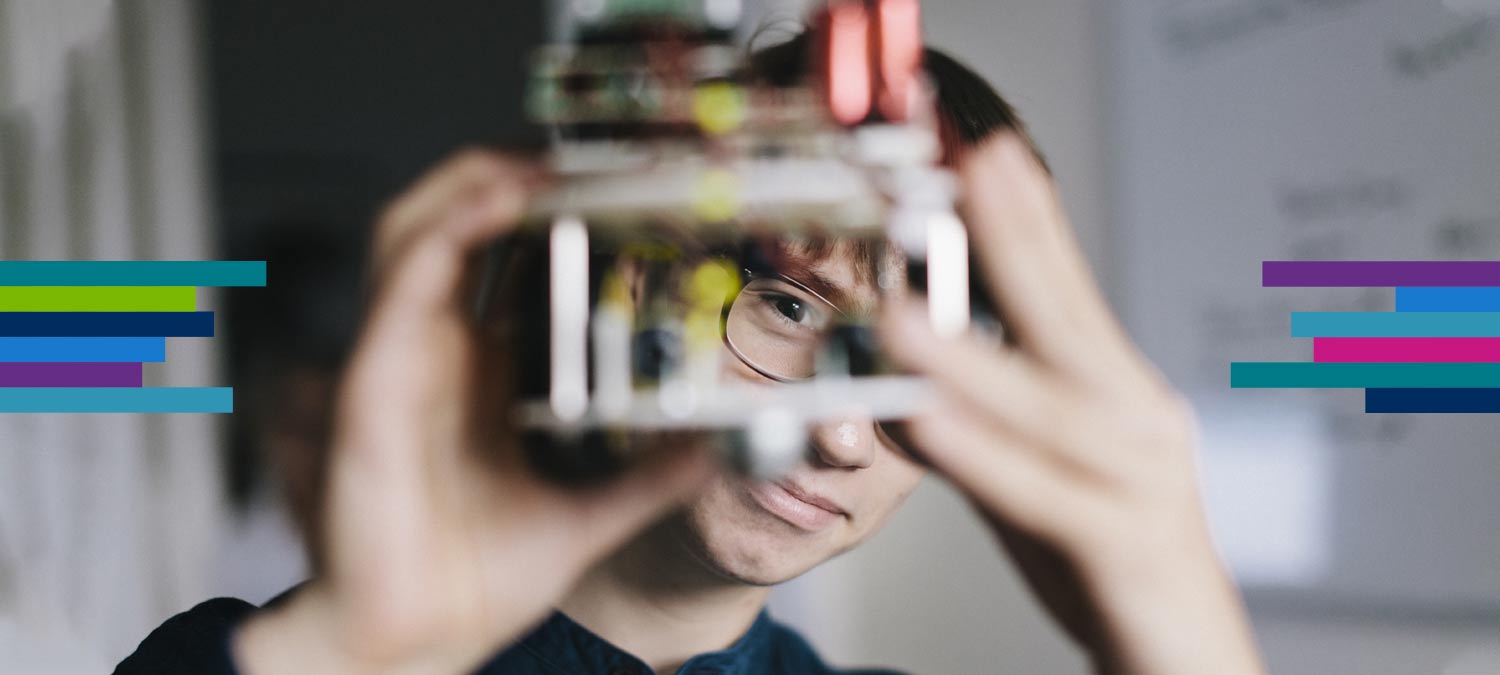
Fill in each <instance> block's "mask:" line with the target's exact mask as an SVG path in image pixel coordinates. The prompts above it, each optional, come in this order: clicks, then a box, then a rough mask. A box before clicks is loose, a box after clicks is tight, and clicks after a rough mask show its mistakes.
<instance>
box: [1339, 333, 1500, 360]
mask: <svg viewBox="0 0 1500 675" xmlns="http://www.w3.org/2000/svg"><path fill="white" fill-rule="evenodd" d="M1313 361H1315V362H1318V363H1497V362H1500V338H1493V337H1320V338H1313Z"/></svg>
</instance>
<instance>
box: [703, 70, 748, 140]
mask: <svg viewBox="0 0 1500 675" xmlns="http://www.w3.org/2000/svg"><path fill="white" fill-rule="evenodd" d="M745 117H746V101H745V92H744V90H743V89H741V88H740V87H739V86H737V85H735V84H732V83H729V82H709V83H706V84H700V85H698V86H697V87H695V88H694V89H693V121H695V122H697V123H698V128H700V129H702V130H703V131H704V132H706V133H708V134H709V135H711V136H719V135H722V134H727V133H729V132H731V131H734V130H735V129H738V128H740V125H741V124H744V123H745Z"/></svg>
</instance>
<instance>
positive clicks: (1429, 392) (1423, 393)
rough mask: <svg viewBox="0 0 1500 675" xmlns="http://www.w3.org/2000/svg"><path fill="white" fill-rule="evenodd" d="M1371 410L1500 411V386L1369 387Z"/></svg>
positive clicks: (1367, 404)
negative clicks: (1462, 387)
mask: <svg viewBox="0 0 1500 675" xmlns="http://www.w3.org/2000/svg"><path fill="white" fill-rule="evenodd" d="M1365 412H1367V413H1500V389H1479V388H1475V389H1366V390H1365Z"/></svg>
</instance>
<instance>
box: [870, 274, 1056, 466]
mask: <svg viewBox="0 0 1500 675" xmlns="http://www.w3.org/2000/svg"><path fill="white" fill-rule="evenodd" d="M879 334H880V338H881V342H882V345H883V346H884V348H885V351H886V353H887V354H888V355H889V356H890V357H891V358H892V359H894V360H895V361H896V362H897V363H898V364H900V365H901V366H903V367H905V368H907V369H908V370H911V371H912V372H914V373H916V374H919V375H925V376H927V377H929V378H930V379H931V380H932V381H933V383H934V384H935V385H936V386H938V387H940V388H942V389H943V390H944V391H946V392H949V393H950V395H952V396H954V397H955V398H957V399H959V400H960V401H961V402H962V403H963V404H965V405H968V406H970V407H972V408H975V409H976V410H980V411H982V412H983V413H984V414H985V415H986V416H988V417H990V418H991V419H992V421H993V423H994V424H997V425H999V426H1003V427H1006V428H1008V429H1010V430H1012V431H1013V432H1014V433H1016V434H1017V435H1019V436H1021V437H1023V438H1025V439H1026V440H1028V441H1031V442H1033V443H1046V442H1048V441H1050V440H1052V438H1053V437H1055V436H1056V434H1057V430H1058V427H1059V426H1060V425H1061V423H1062V422H1063V420H1064V418H1065V415H1066V413H1067V412H1068V410H1067V402H1066V401H1065V400H1063V396H1062V395H1061V393H1060V392H1059V388H1058V385H1057V383H1056V382H1055V381H1054V376H1053V375H1052V374H1051V373H1049V372H1047V371H1045V370H1042V369H1040V368H1038V367H1037V366H1036V365H1035V364H1034V363H1033V362H1032V361H1030V360H1028V359H1027V358H1026V356H1025V355H1024V354H1022V353H1020V352H1019V351H1017V350H1015V349H1012V348H1008V347H1003V346H1002V347H999V348H996V346H995V345H994V344H993V343H992V341H989V340H985V339H984V338H982V337H979V336H975V335H963V336H959V337H957V338H943V337H939V336H938V335H937V334H936V333H935V332H933V330H932V326H931V323H930V322H929V321H928V320H927V312H926V310H925V309H924V308H923V306H922V304H921V303H920V301H911V300H907V301H897V302H894V303H891V305H889V306H888V307H887V309H886V311H885V312H884V313H883V315H882V316H881V319H880V324H879Z"/></svg>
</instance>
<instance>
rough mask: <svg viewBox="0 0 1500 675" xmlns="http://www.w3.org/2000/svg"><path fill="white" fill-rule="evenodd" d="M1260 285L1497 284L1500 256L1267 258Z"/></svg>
mask: <svg viewBox="0 0 1500 675" xmlns="http://www.w3.org/2000/svg"><path fill="white" fill-rule="evenodd" d="M1260 277H1261V279H1260V282H1261V285H1262V286H1266V287H1271V286H1500V260H1267V261H1265V262H1263V263H1261V268H1260Z"/></svg>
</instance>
